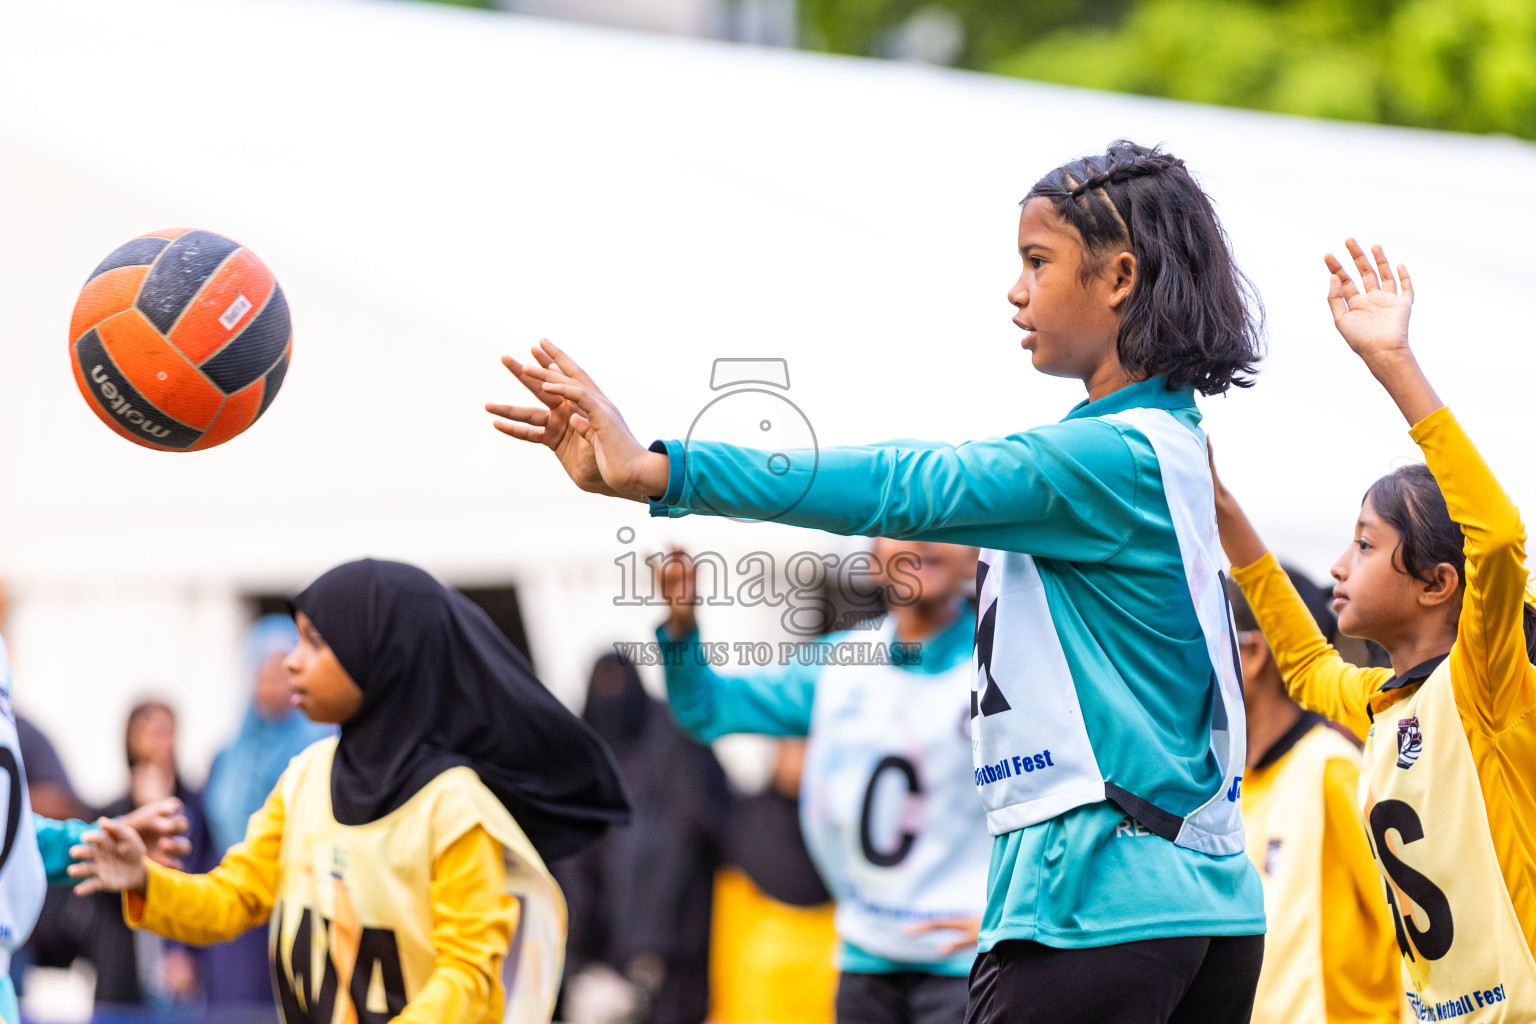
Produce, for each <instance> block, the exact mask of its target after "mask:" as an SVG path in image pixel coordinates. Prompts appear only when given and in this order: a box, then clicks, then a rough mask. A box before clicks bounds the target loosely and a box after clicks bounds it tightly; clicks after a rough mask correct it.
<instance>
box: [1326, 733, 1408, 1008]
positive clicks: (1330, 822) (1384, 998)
mask: <svg viewBox="0 0 1536 1024" xmlns="http://www.w3.org/2000/svg"><path fill="white" fill-rule="evenodd" d="M1359 783H1360V768H1359V766H1358V765H1355V764H1352V763H1351V762H1349V761H1346V760H1344V759H1343V758H1335V759H1333V760H1331V761H1329V762H1328V765H1327V767H1326V768H1325V769H1324V770H1323V870H1322V886H1321V888H1322V925H1323V928H1322V931H1323V949H1322V960H1323V1001H1324V1004H1325V1005H1326V1007H1327V1009H1328V1024H1397V1022H1398V1021H1399V1020H1400V1019H1401V1012H1402V1010H1401V1007H1402V998H1403V995H1402V985H1401V983H1400V973H1401V969H1400V968H1399V967H1398V961H1399V959H1400V956H1399V953H1398V949H1397V936H1396V933H1395V932H1394V931H1393V928H1392V918H1391V915H1390V912H1389V911H1388V909H1387V901H1386V900H1384V899H1383V898H1382V895H1381V873H1380V872H1379V871H1378V870H1377V868H1376V862H1375V861H1374V860H1373V859H1372V858H1371V848H1370V845H1369V844H1368V842H1367V841H1366V838H1365V823H1364V822H1363V821H1361V820H1360V812H1359V810H1357V801H1358V797H1357V795H1356V790H1357V788H1358V786H1359Z"/></svg>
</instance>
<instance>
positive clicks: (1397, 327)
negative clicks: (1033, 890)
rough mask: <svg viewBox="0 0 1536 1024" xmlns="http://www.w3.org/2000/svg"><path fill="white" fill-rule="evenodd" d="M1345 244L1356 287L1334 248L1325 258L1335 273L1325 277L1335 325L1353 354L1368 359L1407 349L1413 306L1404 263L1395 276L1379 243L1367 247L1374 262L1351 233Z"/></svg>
mask: <svg viewBox="0 0 1536 1024" xmlns="http://www.w3.org/2000/svg"><path fill="white" fill-rule="evenodd" d="M1344 245H1345V247H1346V248H1347V249H1348V250H1349V254H1350V256H1352V257H1354V260H1355V268H1356V269H1357V270H1359V272H1360V286H1359V287H1358V288H1357V287H1356V286H1355V282H1354V279H1353V278H1352V277H1350V274H1349V271H1348V270H1346V269H1345V268H1344V265H1343V264H1341V263H1340V262H1339V261H1338V258H1337V257H1335V256H1334V255H1333V253H1329V254H1328V255H1327V256H1325V257H1323V262H1324V263H1326V264H1327V265H1328V270H1329V271H1330V272H1331V273H1332V274H1333V277H1332V279H1331V280H1330V281H1329V282H1328V308H1329V309H1331V310H1332V311H1333V326H1334V327H1336V328H1338V331H1339V333H1340V334H1342V335H1343V336H1344V340H1345V341H1346V342H1348V343H1349V347H1350V348H1351V349H1352V350H1353V351H1354V353H1355V354H1356V355H1357V356H1359V357H1360V358H1362V359H1364V360H1365V361H1366V362H1368V363H1369V362H1372V361H1373V360H1376V359H1379V358H1381V357H1384V356H1386V357H1390V356H1393V355H1402V354H1406V353H1407V352H1408V316H1409V314H1410V313H1411V312H1412V311H1413V282H1412V281H1411V280H1410V279H1409V277H1408V268H1407V267H1406V266H1404V265H1403V264H1401V263H1399V264H1398V265H1397V275H1396V276H1395V277H1394V276H1393V274H1392V265H1391V264H1390V263H1388V262H1387V254H1386V252H1385V251H1384V250H1383V249H1382V248H1381V246H1379V245H1373V246H1371V255H1372V256H1374V257H1375V262H1374V263H1373V262H1372V259H1371V257H1368V256H1366V254H1365V250H1363V249H1361V248H1360V244H1359V243H1358V242H1356V241H1355V240H1354V239H1353V238H1350V239H1347V240H1346V241H1345V242H1344ZM1399 281H1400V282H1401V287H1399Z"/></svg>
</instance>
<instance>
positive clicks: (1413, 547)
mask: <svg viewBox="0 0 1536 1024" xmlns="http://www.w3.org/2000/svg"><path fill="white" fill-rule="evenodd" d="M1365 496H1366V497H1367V498H1369V499H1370V501H1371V505H1372V507H1374V508H1375V509H1376V514H1377V515H1378V516H1380V517H1381V518H1382V521H1383V522H1385V523H1386V524H1387V525H1388V526H1390V527H1392V529H1394V530H1396V531H1397V550H1396V551H1394V552H1393V553H1392V561H1393V563H1394V564H1396V565H1397V566H1398V568H1400V569H1401V570H1402V571H1403V572H1406V573H1407V574H1408V575H1410V576H1412V577H1413V578H1414V579H1416V580H1419V581H1420V582H1422V583H1429V582H1432V581H1433V579H1434V572H1435V567H1436V566H1438V565H1440V564H1442V563H1444V564H1446V565H1449V566H1450V567H1451V568H1452V569H1455V570H1456V577H1457V579H1458V580H1459V581H1461V582H1462V583H1465V582H1466V579H1467V554H1466V549H1465V548H1464V547H1463V537H1462V533H1461V527H1460V526H1457V525H1456V521H1455V520H1454V519H1452V518H1451V513H1450V510H1449V509H1448V508H1446V504H1445V495H1444V494H1442V493H1440V485H1439V484H1438V483H1437V482H1436V481H1435V477H1434V474H1432V473H1431V472H1430V471H1429V467H1428V466H1425V465H1423V464H1422V463H1414V464H1413V465H1409V466H1403V467H1402V468H1400V469H1395V470H1393V471H1392V472H1390V473H1388V474H1387V475H1386V476H1384V477H1382V478H1381V479H1380V480H1377V481H1376V482H1375V483H1374V484H1372V485H1371V488H1370V490H1368V491H1366V492H1365ZM1524 626H1525V649H1526V656H1527V657H1528V658H1530V659H1531V660H1533V661H1536V609H1533V608H1532V607H1531V606H1530V605H1529V604H1527V605H1525V611H1524Z"/></svg>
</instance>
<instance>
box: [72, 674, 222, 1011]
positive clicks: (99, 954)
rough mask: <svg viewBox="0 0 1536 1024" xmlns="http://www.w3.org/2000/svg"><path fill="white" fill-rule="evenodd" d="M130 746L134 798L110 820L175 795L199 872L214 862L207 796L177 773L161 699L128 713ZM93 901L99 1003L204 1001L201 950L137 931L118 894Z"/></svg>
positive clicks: (172, 726) (122, 802)
mask: <svg viewBox="0 0 1536 1024" xmlns="http://www.w3.org/2000/svg"><path fill="white" fill-rule="evenodd" d="M124 746H125V752H126V754H127V758H128V792H127V793H126V794H124V795H123V796H121V797H119V798H118V799H117V800H114V801H113V802H112V803H110V804H108V805H107V806H106V807H105V808H103V809H102V812H101V813H102V815H104V816H106V817H116V816H118V815H122V814H127V813H129V812H130V811H133V810H134V809H135V808H139V807H144V806H147V805H149V804H153V803H156V802H158V801H161V800H164V799H166V798H168V797H173V796H174V797H176V798H177V799H178V800H180V801H181V804H182V807H183V809H184V810H183V813H184V814H185V815H186V818H187V824H188V828H187V838H188V840H190V842H191V849H190V852H189V853H188V854H187V856H186V857H185V863H186V866H187V868H188V869H189V870H194V871H196V870H201V869H203V868H204V867H205V866H207V865H208V864H210V863H212V860H211V841H210V839H209V837H208V825H207V819H206V817H205V815H204V812H203V799H202V794H201V793H199V792H198V791H197V790H195V789H193V788H192V787H190V786H188V785H187V784H186V782H185V781H184V780H183V779H182V777H181V773H180V772H179V771H178V770H177V767H176V712H175V711H174V710H172V709H171V706H170V705H169V704H166V703H165V702H164V701H159V700H147V701H144V702H142V703H140V704H138V705H136V706H135V707H134V708H133V710H132V711H130V712H129V713H128V724H127V727H126V729H125V736H124ZM89 898H90V900H91V901H92V903H93V905H94V911H95V912H94V913H93V915H92V927H91V934H90V943H89V945H90V953H89V956H90V959H91V961H92V963H94V964H95V966H96V1002H97V1003H106V1004H136V1003H150V1004H161V1003H166V1002H185V1001H190V1000H193V999H197V998H198V997H199V996H200V985H201V981H202V977H201V975H202V971H201V970H200V959H201V956H200V951H195V950H193V949H192V948H190V947H188V946H184V945H181V944H179V943H173V942H166V941H165V940H163V939H161V938H160V937H159V936H158V935H153V934H151V933H149V932H134V931H130V930H129V928H128V925H127V924H126V923H125V922H124V921H123V913H122V899H121V897H119V896H118V895H117V894H115V893H99V894H97V895H94V896H91V897H89Z"/></svg>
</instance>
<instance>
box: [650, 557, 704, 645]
mask: <svg viewBox="0 0 1536 1024" xmlns="http://www.w3.org/2000/svg"><path fill="white" fill-rule="evenodd" d="M651 564H652V566H653V567H654V568H655V570H656V589H657V590H658V591H660V592H661V596H662V599H663V600H665V601H666V602H667V632H668V633H670V634H671V635H672V637H673V639H676V638H678V637H681V636H684V635H686V634H688V633H690V632H692V631H693V627H694V623H695V621H696V619H695V615H694V608H695V606H696V605H698V603H699V596H698V575H699V571H698V566H697V563H695V562H694V560H693V558H692V556H690V555H689V554H688V552H686V551H684V550H683V549H682V548H673V549H672V550H671V551H669V552H668V553H667V557H666V558H665V559H663V560H659V561H654V562H652V563H651Z"/></svg>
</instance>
